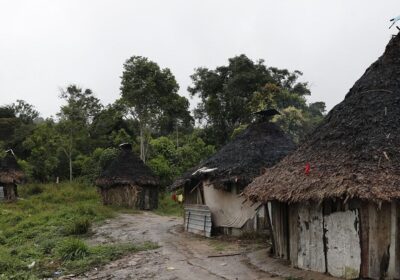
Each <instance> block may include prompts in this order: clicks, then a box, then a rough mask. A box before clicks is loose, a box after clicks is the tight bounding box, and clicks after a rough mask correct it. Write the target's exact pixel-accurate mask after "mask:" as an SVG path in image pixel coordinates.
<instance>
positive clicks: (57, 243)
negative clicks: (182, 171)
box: [0, 183, 156, 279]
mask: <svg viewBox="0 0 400 280" xmlns="http://www.w3.org/2000/svg"><path fill="white" fill-rule="evenodd" d="M37 190H41V191H37ZM19 192H20V195H21V196H22V197H23V198H24V199H21V200H18V202H17V203H13V204H0V243H1V246H0V271H1V273H0V274H1V275H3V276H1V277H3V278H4V279H12V277H14V279H36V278H40V279H42V278H48V277H54V275H53V273H54V272H55V271H60V270H61V271H63V272H64V273H65V274H68V273H72V272H83V271H85V270H88V269H90V268H91V267H93V266H95V265H101V264H104V263H106V262H107V261H109V260H113V259H116V258H118V257H120V256H122V255H124V254H126V253H127V252H132V251H138V250H146V249H149V248H154V247H156V245H155V244H143V245H135V244H129V245H127V244H115V245H101V246H93V247H92V246H88V245H86V244H85V243H84V241H83V239H81V237H80V235H78V233H79V234H81V233H84V230H82V229H84V228H86V226H87V224H88V223H98V222H101V221H103V220H104V219H107V218H111V217H113V216H114V214H115V210H114V209H113V208H109V207H105V206H103V205H101V204H100V202H99V197H98V194H97V192H96V189H95V188H93V187H92V186H89V185H86V184H77V183H72V184H59V185H55V184H48V185H38V184H35V185H25V186H21V187H20V188H19ZM76 221H79V222H76ZM74 223H76V225H77V229H78V230H75V232H69V233H68V235H66V232H65V225H72V224H74ZM33 261H35V263H36V265H35V266H34V267H33V268H32V269H29V268H28V265H29V264H31V263H32V262H33ZM1 277H0V279H3V278H1Z"/></svg>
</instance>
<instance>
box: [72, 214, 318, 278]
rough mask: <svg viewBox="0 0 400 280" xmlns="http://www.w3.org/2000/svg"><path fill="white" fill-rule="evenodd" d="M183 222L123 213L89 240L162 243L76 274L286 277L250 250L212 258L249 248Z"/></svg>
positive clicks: (149, 276) (176, 219)
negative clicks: (264, 267) (193, 230)
mask: <svg viewBox="0 0 400 280" xmlns="http://www.w3.org/2000/svg"><path fill="white" fill-rule="evenodd" d="M181 223H182V218H174V217H163V216H158V215H156V214H153V213H151V212H144V213H142V214H136V215H132V214H121V215H119V216H118V217H117V218H115V219H112V220H109V221H107V222H106V223H105V224H103V225H102V226H100V227H98V228H96V229H94V231H95V233H94V235H93V237H92V238H91V239H90V240H89V243H91V244H99V243H113V242H134V243H136V244H138V243H141V242H145V241H153V242H157V243H158V244H159V245H160V246H161V247H160V248H159V249H157V250H151V251H144V252H139V253H135V254H131V255H128V256H125V257H124V258H122V259H119V260H117V261H114V262H111V263H109V264H107V265H106V266H104V267H101V268H98V269H94V270H92V271H90V272H88V273H86V274H85V275H82V276H80V277H74V278H73V279H107V280H109V279H161V280H167V279H168V280H173V279H187V280H191V279H193V280H194V279H207V280H214V279H215V280H221V279H238V280H242V279H243V280H244V279H266V280H268V279H275V280H281V279H284V278H280V277H277V276H273V275H272V274H268V273H266V272H263V271H261V270H259V269H257V268H256V266H254V265H252V264H251V263H250V258H249V257H248V256H247V254H241V255H236V256H228V257H216V258H214V257H213V258H209V257H208V256H210V255H216V254H220V253H234V252H243V251H244V250H246V249H249V248H248V247H246V246H243V245H242V244H238V243H237V242H233V243H227V242H221V241H218V240H216V239H211V240H210V239H206V238H201V237H196V236H194V235H192V234H188V233H185V232H183V230H182V226H181ZM282 267H283V268H284V266H282ZM321 279H322V278H321Z"/></svg>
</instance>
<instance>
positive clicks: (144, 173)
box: [96, 145, 158, 188]
mask: <svg viewBox="0 0 400 280" xmlns="http://www.w3.org/2000/svg"><path fill="white" fill-rule="evenodd" d="M96 185H97V186H99V187H102V188H109V187H113V186H121V185H138V186H157V185H158V180H157V178H156V177H155V175H154V174H153V172H152V171H151V169H150V168H149V167H148V166H147V165H145V164H144V163H143V161H142V160H141V159H140V158H139V157H138V156H136V155H135V154H134V153H133V152H132V149H131V146H130V145H127V146H125V147H124V146H123V147H121V150H120V152H119V154H118V156H117V157H116V158H115V159H114V160H113V161H112V162H111V163H110V164H109V165H108V166H106V168H105V169H104V170H103V172H102V173H101V175H100V176H99V177H98V178H97V179H96Z"/></svg>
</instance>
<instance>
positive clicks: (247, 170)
mask: <svg viewBox="0 0 400 280" xmlns="http://www.w3.org/2000/svg"><path fill="white" fill-rule="evenodd" d="M294 149H295V145H294V143H293V141H292V140H291V139H290V138H288V137H287V136H286V135H285V134H284V133H283V131H282V130H281V129H280V128H279V127H278V126H277V125H275V124H273V123H269V122H261V123H254V124H251V125H249V126H248V127H247V128H246V130H244V131H243V132H242V133H240V134H239V135H237V136H236V137H235V139H233V140H232V141H231V142H229V143H228V144H227V145H225V146H224V147H223V148H221V149H220V150H219V151H218V152H217V153H216V154H214V155H213V156H211V157H210V158H209V159H207V160H205V161H204V162H202V163H200V164H199V165H198V166H196V167H194V168H192V169H191V170H189V171H188V172H187V173H186V174H184V175H183V176H182V177H181V178H179V179H178V180H177V181H175V182H174V184H173V185H172V186H171V189H172V190H174V189H177V188H180V187H184V186H191V185H196V184H197V183H198V182H200V181H201V180H203V179H206V178H207V179H208V180H210V182H211V183H212V184H213V185H214V187H216V188H225V187H227V186H229V184H231V183H235V184H237V185H239V186H240V185H241V186H246V185H247V184H249V183H250V182H251V181H252V180H253V178H255V177H256V176H258V175H260V174H261V172H262V171H263V169H264V168H265V167H270V166H272V165H274V164H275V163H277V162H278V161H279V160H280V159H282V158H283V157H284V156H285V155H287V154H288V153H289V152H290V151H292V150H294Z"/></svg>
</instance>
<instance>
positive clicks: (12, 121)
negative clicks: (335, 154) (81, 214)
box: [0, 55, 325, 186]
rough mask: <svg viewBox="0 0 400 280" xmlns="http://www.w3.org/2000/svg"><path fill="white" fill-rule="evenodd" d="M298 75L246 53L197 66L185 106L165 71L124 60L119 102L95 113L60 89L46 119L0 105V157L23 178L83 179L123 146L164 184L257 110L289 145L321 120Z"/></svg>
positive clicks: (91, 98) (76, 90) (80, 93)
mask: <svg viewBox="0 0 400 280" xmlns="http://www.w3.org/2000/svg"><path fill="white" fill-rule="evenodd" d="M301 76H302V73H301V72H300V71H293V72H290V71H288V70H286V69H278V68H275V67H269V66H267V65H266V64H265V62H264V61H263V60H258V61H253V60H251V59H250V58H248V57H247V56H246V55H240V56H236V57H233V58H230V59H229V60H228V63H227V65H222V66H219V67H216V68H215V69H207V68H204V67H200V68H197V69H195V70H194V73H193V74H192V75H191V79H192V83H191V85H190V86H189V88H188V92H189V94H190V96H191V97H197V99H198V100H199V102H198V104H197V106H196V108H195V109H194V110H193V112H191V111H190V108H189V105H190V103H189V100H188V99H187V98H185V97H183V96H180V95H179V94H178V90H179V85H178V83H177V81H176V79H175V77H174V75H173V73H172V72H171V71H170V69H168V68H164V69H162V68H160V67H159V65H158V64H157V63H155V62H153V61H151V60H149V59H147V58H145V57H140V56H133V57H131V58H129V59H128V60H126V62H125V63H124V65H123V73H122V76H121V87H120V98H119V99H118V100H116V101H115V102H114V103H113V104H110V105H107V106H104V105H103V104H101V102H100V100H99V99H98V98H96V94H95V93H94V92H93V91H92V90H91V89H83V88H80V87H79V86H77V85H73V84H71V85H67V86H66V87H65V88H64V89H62V90H61V92H60V93H57V92H55V93H54V94H59V97H60V98H61V99H62V100H63V101H64V102H63V105H62V106H61V108H59V111H58V113H57V114H56V116H55V117H51V118H47V119H43V117H41V115H40V112H38V111H37V110H36V109H35V107H34V106H33V105H31V104H28V103H27V102H25V101H23V100H16V101H15V103H13V104H4V105H2V106H1V107H0V156H2V155H4V154H5V151H6V150H8V149H12V150H13V151H14V153H15V155H16V157H17V158H18V161H19V163H20V165H21V166H22V167H23V169H24V171H25V172H26V174H27V175H28V177H29V178H30V180H31V181H38V182H50V181H55V180H56V178H57V177H59V178H60V180H88V181H92V180H93V179H94V178H96V176H98V175H99V172H100V170H101V169H102V168H103V167H104V166H105V165H106V164H107V163H108V162H109V161H110V160H111V159H112V158H113V157H114V156H115V155H116V152H117V147H118V145H119V144H121V143H124V142H130V143H132V144H133V146H134V150H135V152H137V154H138V155H140V157H141V158H142V160H143V161H145V163H146V164H147V165H149V166H150V167H151V168H152V169H153V170H154V172H155V173H156V174H157V175H158V176H159V177H160V178H161V181H162V183H163V185H164V186H166V185H168V184H170V183H171V182H172V180H173V179H174V178H176V177H177V176H179V175H180V174H182V172H184V171H185V170H186V169H188V168H190V167H192V166H194V165H196V164H197V163H198V162H200V161H201V160H202V159H204V158H206V157H208V156H210V155H211V154H212V153H214V152H215V150H217V149H218V148H220V147H221V146H222V145H224V144H225V143H226V142H227V141H229V140H230V139H232V137H235V135H237V133H239V132H240V131H241V130H243V129H244V128H245V127H246V126H247V125H248V124H249V123H251V122H252V121H253V120H254V113H255V112H257V111H259V110H261V109H264V108H275V109H278V110H279V111H280V112H281V114H280V115H278V116H275V117H274V119H273V120H272V121H274V122H276V123H277V124H278V125H279V126H280V127H281V128H282V129H283V130H284V131H286V132H287V133H288V134H290V135H291V136H292V137H293V139H294V140H295V141H296V142H300V141H302V140H303V139H304V138H305V137H306V135H307V133H308V132H309V131H310V130H312V129H313V128H314V127H315V126H316V125H317V124H318V122H319V121H320V120H321V119H322V117H323V115H324V113H325V104H324V103H323V102H315V103H308V102H307V99H306V98H307V96H309V95H310V94H311V91H310V88H309V86H308V83H307V82H303V81H300V80H301Z"/></svg>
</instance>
